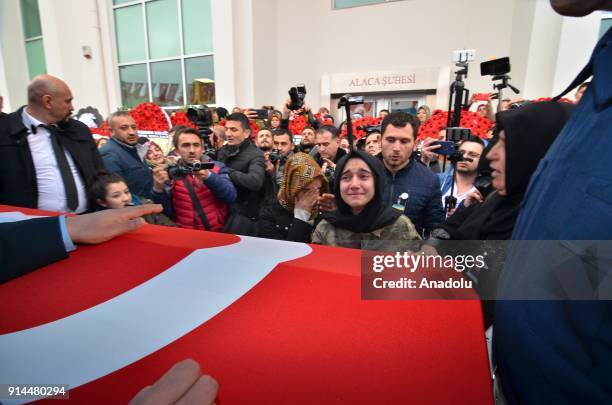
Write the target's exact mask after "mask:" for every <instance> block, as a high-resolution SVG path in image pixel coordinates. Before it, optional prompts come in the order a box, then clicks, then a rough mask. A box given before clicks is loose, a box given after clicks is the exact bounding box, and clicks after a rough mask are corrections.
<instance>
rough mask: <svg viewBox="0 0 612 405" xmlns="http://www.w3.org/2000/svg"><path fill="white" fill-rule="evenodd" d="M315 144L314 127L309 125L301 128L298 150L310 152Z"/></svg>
mask: <svg viewBox="0 0 612 405" xmlns="http://www.w3.org/2000/svg"><path fill="white" fill-rule="evenodd" d="M314 145H315V129H314V128H313V127H311V126H310V125H308V126H306V127H304V129H303V130H302V140H301V141H300V144H299V145H298V152H304V153H310V151H311V150H312V148H314Z"/></svg>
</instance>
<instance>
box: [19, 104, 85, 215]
mask: <svg viewBox="0 0 612 405" xmlns="http://www.w3.org/2000/svg"><path fill="white" fill-rule="evenodd" d="M26 110H27V107H26V108H24V109H23V113H22V114H21V120H22V121H23V125H25V127H26V128H27V129H28V138H27V139H28V145H29V146H30V154H31V155H32V161H33V162H34V169H35V171H36V184H37V186H38V209H41V210H47V211H54V212H71V211H70V209H69V208H68V200H67V198H66V189H65V188H64V182H63V181H62V175H61V173H60V170H59V166H58V164H57V159H56V158H55V154H54V153H53V146H52V145H51V134H50V133H49V130H47V128H43V127H38V126H39V125H41V124H44V122H41V121H39V120H37V119H36V118H34V117H32V116H31V115H30V114H28V112H27V111H26ZM32 125H34V126H35V127H37V128H36V133H35V134H33V133H32V131H31V129H30V127H31V126H32ZM63 149H64V153H65V154H66V158H67V159H68V164H69V165H70V171H71V172H72V177H73V178H74V182H75V184H76V189H77V196H78V198H79V205H78V207H77V209H76V211H74V212H76V213H81V212H85V210H87V193H86V191H85V183H84V182H83V179H82V178H81V174H80V173H79V170H78V169H77V167H76V165H75V163H74V160H72V156H70V153H68V151H67V150H66V149H65V148H63Z"/></svg>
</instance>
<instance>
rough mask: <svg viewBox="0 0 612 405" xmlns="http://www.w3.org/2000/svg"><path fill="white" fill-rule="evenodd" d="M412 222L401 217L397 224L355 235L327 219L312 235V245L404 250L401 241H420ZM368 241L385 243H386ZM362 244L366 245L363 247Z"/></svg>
mask: <svg viewBox="0 0 612 405" xmlns="http://www.w3.org/2000/svg"><path fill="white" fill-rule="evenodd" d="M420 239H421V237H420V236H419V234H418V232H417V231H416V229H415V227H414V225H413V224H412V221H410V219H409V218H408V217H406V216H405V215H400V216H399V217H398V218H397V220H396V221H395V222H393V223H392V224H389V225H387V226H385V227H382V228H380V229H376V230H374V231H372V232H368V233H354V232H351V231H349V230H347V229H342V228H338V227H336V226H334V225H332V224H330V223H329V222H327V221H326V220H325V219H323V220H321V222H319V224H318V225H317V227H316V228H315V230H314V232H313V234H312V243H318V244H320V245H328V246H339V247H346V248H353V249H362V248H363V249H368V250H370V249H373V250H374V249H375V250H379V249H382V250H391V251H392V250H398V251H399V250H403V249H400V248H399V246H398V245H402V244H401V242H399V241H406V240H420ZM368 241H385V242H384V243H376V242H368ZM362 242H364V245H363V247H362Z"/></svg>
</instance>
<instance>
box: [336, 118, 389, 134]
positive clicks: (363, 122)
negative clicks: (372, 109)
mask: <svg viewBox="0 0 612 405" xmlns="http://www.w3.org/2000/svg"><path fill="white" fill-rule="evenodd" d="M381 122H382V118H377V117H363V118H357V119H356V120H353V121H352V123H353V135H355V137H356V138H357V139H361V138H363V137H364V136H366V131H364V130H363V129H357V128H358V127H370V126H375V127H377V126H379V125H380V124H381ZM347 134H348V131H347V128H346V125H345V126H344V129H343V130H342V132H341V133H340V138H344V137H345V136H346V135H347Z"/></svg>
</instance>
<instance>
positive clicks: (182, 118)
mask: <svg viewBox="0 0 612 405" xmlns="http://www.w3.org/2000/svg"><path fill="white" fill-rule="evenodd" d="M170 122H172V126H173V127H175V126H177V125H184V126H186V127H189V128H193V129H198V126H197V125H196V124H194V123H193V122H191V120H190V119H189V118H187V113H186V112H184V111H175V112H173V113H172V115H171V116H170Z"/></svg>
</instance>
